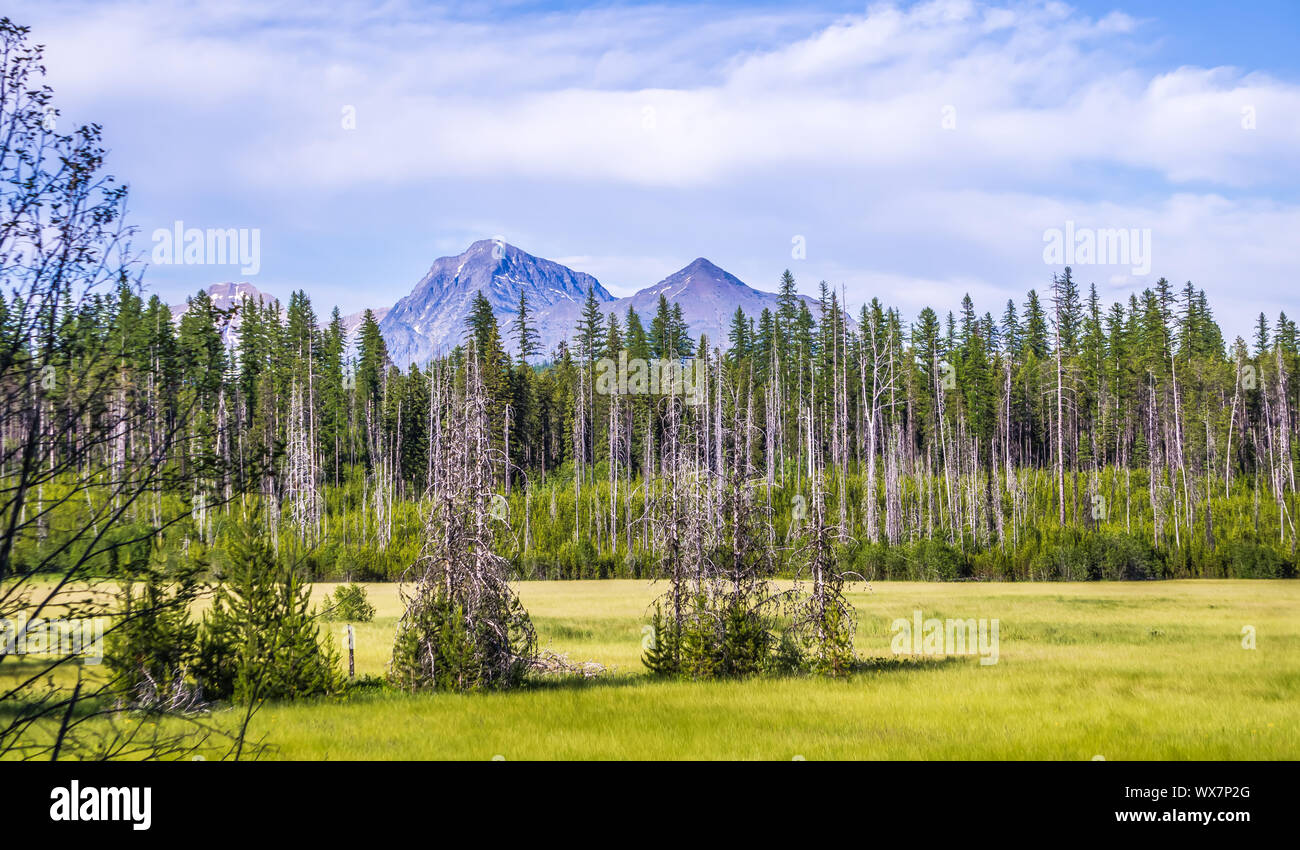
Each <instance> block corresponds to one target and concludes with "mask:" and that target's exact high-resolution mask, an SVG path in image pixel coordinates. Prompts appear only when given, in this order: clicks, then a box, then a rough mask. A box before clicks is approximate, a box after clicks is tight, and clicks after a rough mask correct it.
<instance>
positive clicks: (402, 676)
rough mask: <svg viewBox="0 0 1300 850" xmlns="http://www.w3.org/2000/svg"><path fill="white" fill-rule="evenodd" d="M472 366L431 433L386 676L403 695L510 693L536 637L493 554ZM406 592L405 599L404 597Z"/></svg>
mask: <svg viewBox="0 0 1300 850" xmlns="http://www.w3.org/2000/svg"><path fill="white" fill-rule="evenodd" d="M481 368H482V366H481V364H480V363H479V362H478V359H477V358H476V356H475V354H474V352H473V350H472V347H471V350H470V352H469V354H468V355H467V356H466V358H465V363H464V382H463V387H462V388H460V391H459V392H457V393H454V394H453V396H452V399H451V405H450V410H449V412H448V415H447V416H446V417H445V418H444V420H443V422H442V423H440V427H442V428H445V433H444V434H443V435H442V436H441V438H440V441H439V442H440V444H441V446H442V451H441V452H440V454H439V457H438V463H439V464H440V466H441V468H440V469H439V470H437V471H436V472H435V477H436V480H437V481H438V489H437V492H436V493H434V494H431V506H430V508H429V511H428V514H427V518H426V521H425V528H424V536H425V539H424V548H423V550H422V552H421V554H420V557H419V559H417V560H416V562H415V563H414V564H413V565H412V566H411V567H410V569H409V570H408V571H407V574H406V575H405V576H404V577H403V585H402V589H401V595H402V600H403V602H404V603H405V607H406V611H405V613H404V614H403V616H402V620H401V622H400V624H399V625H398V630H397V638H396V642H395V645H394V648H393V661H392V670H391V675H392V678H393V680H394V681H396V682H397V683H398V684H400V685H402V686H404V687H408V688H421V687H436V688H448V689H453V690H479V689H494V688H502V687H510V686H512V685H516V684H518V683H519V682H520V681H521V680H522V678H523V676H524V674H525V673H526V672H527V671H528V670H529V669H531V668H532V665H533V662H534V659H535V658H536V655H537V636H536V633H535V632H534V630H533V626H532V622H531V621H530V620H529V618H528V614H527V612H526V611H525V610H524V609H523V607H522V606H521V605H520V603H519V599H518V597H517V596H516V595H515V592H514V590H513V588H511V586H510V583H509V569H510V564H509V561H508V560H507V559H506V558H504V557H502V556H501V555H499V554H497V552H496V551H495V549H494V545H493V544H494V538H495V529H494V527H493V524H494V523H496V522H501V521H504V517H503V515H502V512H501V511H500V510H499V509H498V510H493V503H494V501H497V500H499V499H500V498H501V497H500V496H497V495H496V494H495V492H494V486H493V482H494V481H495V478H494V476H493V474H492V473H493V464H494V462H503V458H501V457H500V455H501V452H500V450H499V449H497V448H495V447H494V446H493V445H492V441H491V438H490V431H489V427H488V399H487V393H486V392H485V390H484V387H483V381H482V376H481ZM408 588H409V589H408Z"/></svg>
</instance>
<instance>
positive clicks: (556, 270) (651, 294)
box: [379, 240, 817, 367]
mask: <svg viewBox="0 0 1300 850" xmlns="http://www.w3.org/2000/svg"><path fill="white" fill-rule="evenodd" d="M494 249H495V252H494ZM556 282H561V283H562V284H563V285H562V286H556V285H554V284H555V283H556ZM588 286H590V287H591V290H592V292H593V293H594V294H595V297H596V299H597V300H599V301H600V302H601V305H600V306H601V311H602V312H603V313H604V314H606V315H608V314H609V313H617V314H618V317H619V321H620V323H623V321H624V320H625V318H626V316H627V310H628V308H629V307H631V308H632V309H634V310H636V312H637V313H638V314H639V315H640V316H641V318H642V322H643V324H645V325H646V326H647V327H648V326H649V322H650V320H651V319H652V318H653V317H654V314H655V312H656V310H657V309H658V306H659V296H660V295H663V296H664V297H665V298H666V299H667V300H668V302H669V303H670V304H672V303H676V304H680V305H681V307H682V317H683V318H684V319H685V321H686V325H687V328H688V330H689V331H690V334H691V337H692V339H693V340H695V341H697V342H698V341H699V337H700V334H705V335H707V336H708V338H709V342H710V344H711V345H713V346H721V347H723V348H725V347H726V346H727V332H728V330H729V327H730V324H731V318H732V316H733V315H734V314H735V312H736V308H737V307H739V308H740V309H742V310H744V311H745V314H746V315H747V316H749V317H750V318H753V319H755V320H757V319H758V316H759V314H760V313H762V312H763V310H764V309H765V308H766V309H770V310H772V311H775V310H776V308H777V295H776V293H773V292H764V291H762V290H758V289H754V288H753V287H751V286H749V285H748V284H746V283H745V282H744V281H742V280H741V279H740V278H738V277H736V276H735V275H733V274H731V273H730V272H728V271H726V270H725V269H722V268H720V267H718V266H717V265H715V264H714V263H712V262H710V261H709V260H707V259H705V258H704V257H697V258H696V259H695V260H693V261H692V262H691V263H689V264H688V265H686V266H685V267H684V268H682V269H680V270H678V271H676V272H673V273H672V274H670V275H669V276H668V277H666V278H664V279H663V280H661V281H659V282H658V283H656V284H654V285H652V286H648V287H646V288H645V289H642V290H639V291H638V292H636V293H634V294H632V295H629V296H627V297H624V298H615V297H613V296H612V295H610V294H609V292H608V291H607V290H606V289H605V288H604V287H603V286H601V284H600V282H599V281H597V280H596V279H595V278H594V277H592V276H591V275H589V274H585V273H583V272H577V271H574V270H572V269H570V268H567V267H566V266H563V265H561V264H559V263H556V262H554V261H552V260H544V259H541V258H539V257H534V256H533V255H531V254H528V253H526V252H524V251H522V250H520V249H519V248H516V247H515V246H513V245H509V244H506V243H501V242H494V241H492V240H482V241H479V242H475V243H474V244H473V245H471V246H470V248H469V250H468V251H466V252H465V253H464V254H459V255H457V256H455V257H442V258H440V259H438V260H436V261H435V262H434V265H433V268H432V269H430V271H429V273H428V274H426V275H425V276H424V278H422V279H421V280H420V282H419V283H417V284H416V286H415V289H414V290H412V292H411V294H410V295H408V296H406V297H405V298H403V299H402V300H400V301H398V302H397V304H396V305H394V307H393V309H392V310H391V311H390V312H389V313H388V316H387V317H386V319H385V320H384V321H382V322H380V326H379V327H380V330H381V331H382V332H383V335H384V340H385V342H386V343H387V344H388V353H389V356H390V357H391V358H392V360H393V362H395V363H397V364H398V365H400V366H403V367H405V366H409V365H410V364H411V363H423V362H425V361H426V360H428V359H429V357H431V356H434V355H436V354H443V353H446V352H447V351H450V350H451V349H452V348H454V347H455V346H457V345H459V344H460V343H461V341H462V340H463V338H464V335H465V318H466V317H467V316H468V315H469V307H470V303H471V302H472V300H473V298H474V294H475V293H476V292H479V291H482V292H483V294H484V295H485V296H486V297H487V299H488V302H489V303H491V304H492V312H493V314H494V315H495V316H496V317H497V323H498V325H499V326H500V328H501V335H502V342H503V344H504V345H505V347H506V350H507V351H511V352H514V351H515V341H514V339H513V338H512V337H511V334H510V325H511V323H512V322H514V320H515V314H516V311H517V309H518V306H519V292H520V291H521V290H522V291H525V292H527V294H528V304H529V307H530V308H531V309H532V311H533V323H534V326H535V327H536V329H537V332H538V342H539V343H540V346H541V349H542V351H543V352H544V355H543V356H550V354H551V353H552V352H553V351H554V350H555V347H556V346H557V345H558V344H559V343H560V341H561V340H571V339H573V336H574V333H575V330H574V329H575V328H576V326H577V323H578V319H579V316H580V315H581V312H582V305H583V303H584V302H585V300H586V296H587V287H588ZM799 297H800V298H801V299H802V300H803V301H805V302H807V303H808V304H809V305H810V307H815V306H816V304H817V302H816V301H815V300H814V299H812V298H809V297H808V296H806V295H801V296H799ZM440 310H443V311H445V312H439V311H440Z"/></svg>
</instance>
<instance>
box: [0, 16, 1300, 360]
mask: <svg viewBox="0 0 1300 850" xmlns="http://www.w3.org/2000/svg"><path fill="white" fill-rule="evenodd" d="M10 7H11V8H10V11H8V12H7V14H8V15H9V16H10V17H11V18H13V19H14V20H16V21H19V22H22V23H27V24H29V25H31V26H32V27H33V30H34V35H35V38H36V40H38V41H39V42H42V43H44V44H45V45H46V46H47V65H48V66H49V70H50V75H49V82H50V83H51V84H52V85H53V86H54V88H55V91H56V96H57V102H58V103H59V104H60V106H61V107H62V109H63V117H62V119H61V120H63V121H66V122H69V123H71V122H74V121H97V122H99V123H101V124H102V125H103V126H104V130H105V136H106V138H107V140H108V143H109V146H110V147H111V149H112V153H111V155H110V159H109V163H110V167H111V170H112V171H113V172H114V173H115V174H117V175H118V176H119V177H121V178H122V179H124V180H126V181H127V182H128V183H129V184H130V186H131V191H132V195H131V204H130V206H131V214H130V221H131V222H132V223H134V224H135V225H136V226H138V227H139V229H140V233H139V235H138V236H137V239H136V244H137V247H139V248H140V249H141V250H142V251H145V252H147V251H148V250H149V249H150V248H151V246H152V243H151V234H152V233H153V231H154V230H155V229H157V228H171V227H172V226H174V223H175V222H176V221H183V222H184V224H185V226H187V227H191V226H192V227H200V228H218V227H219V228H228V227H246V228H258V229H259V230H260V232H261V252H262V257H261V267H260V269H259V271H258V273H257V274H256V275H255V276H247V275H242V274H241V273H240V271H239V269H238V268H237V267H234V266H225V267H223V266H215V267H214V266H183V265H181V266H176V265H173V266H160V265H155V266H153V267H151V268H150V269H149V270H148V271H147V273H146V277H145V279H146V284H147V286H148V287H149V288H150V289H153V290H155V291H158V292H160V293H161V294H163V295H164V297H166V298H167V299H168V300H169V301H173V302H179V301H180V300H182V299H183V297H184V295H185V293H187V292H192V291H193V290H195V289H197V288H199V287H202V286H205V285H207V284H209V283H214V282H219V281H226V280H245V279H246V280H249V281H250V282H252V283H254V284H255V285H256V286H258V287H259V288H261V289H263V290H265V291H268V292H270V293H272V294H275V295H278V296H280V297H287V295H288V293H289V292H290V291H291V290H293V289H296V288H303V289H306V290H307V291H308V292H309V293H310V294H311V295H312V297H313V301H314V302H315V303H316V306H317V310H318V312H320V313H326V312H328V310H329V308H330V307H331V306H333V305H335V304H337V305H338V306H340V307H341V308H342V309H343V310H344V312H351V311H354V310H357V309H360V308H362V307H367V306H372V307H375V306H387V305H390V304H391V303H392V302H393V301H395V300H396V299H397V298H399V297H401V296H402V295H404V294H406V293H407V292H408V291H409V290H410V288H411V287H412V286H413V285H414V283H415V282H416V280H418V279H419V277H420V276H421V275H422V274H423V273H424V271H426V270H427V268H428V266H429V265H430V263H431V262H432V261H433V260H434V259H435V258H436V257H438V256H443V255H447V254H454V253H459V252H460V251H462V250H464V248H465V247H466V246H467V245H468V244H469V243H470V242H471V241H474V240H475V239H480V238H486V237H492V236H500V237H503V238H505V239H506V240H507V241H509V242H511V243H513V244H515V245H518V246H519V247H521V248H523V249H524V250H526V251H529V252H531V253H534V254H538V255H540V256H544V257H549V258H552V259H556V260H559V261H561V262H565V263H567V264H568V265H571V266H573V267H574V268H577V269H579V270H582V271H586V272H589V273H591V274H593V275H595V276H596V277H598V278H599V279H600V280H601V281H602V283H604V284H605V285H606V286H607V287H609V288H610V289H611V290H612V291H614V292H615V293H616V294H627V293H630V292H632V291H635V290H636V289H639V288H641V287H644V286H648V285H650V284H653V283H655V282H656V281H658V280H660V279H661V278H663V277H665V276H667V275H668V274H670V273H671V272H673V271H675V270H676V269H678V268H680V267H681V266H684V265H685V264H687V263H688V262H690V261H691V260H692V259H694V258H695V257H697V256H706V257H708V258H710V259H712V260H713V261H714V262H716V263H718V264H719V265H721V266H723V267H724V268H726V269H728V270H729V271H731V272H733V273H735V274H736V275H738V276H739V277H741V278H742V279H743V280H745V281H746V282H748V283H750V284H751V285H753V286H757V287H760V288H765V289H771V288H773V287H774V285H775V282H776V280H777V278H778V277H779V276H780V274H781V271H782V270H783V269H785V268H787V267H789V268H790V269H791V270H792V271H793V272H794V274H795V276H796V279H797V280H798V282H799V284H800V286H801V288H802V289H804V290H805V291H807V292H815V291H816V287H817V283H818V281H820V280H822V279H825V280H826V281H828V282H829V283H830V284H832V285H834V286H836V287H837V288H839V287H843V288H844V290H845V291H846V293H847V296H848V300H849V303H850V305H851V306H856V305H858V304H861V303H862V302H863V301H864V300H865V299H868V298H870V297H873V296H878V297H880V298H881V299H882V300H883V301H885V302H886V303H889V304H894V305H897V306H899V307H901V308H902V309H903V310H904V312H905V314H907V315H913V314H914V313H915V312H916V311H917V310H919V309H920V308H921V307H922V306H926V305H931V306H934V307H936V308H938V309H941V310H947V309H955V308H956V306H957V305H958V303H959V301H960V299H961V297H962V295H963V294H965V293H966V292H969V293H970V294H971V295H972V297H973V298H974V299H975V302H976V306H977V307H978V308H979V309H980V310H981V311H984V310H989V311H992V312H993V313H995V314H998V313H1000V312H1001V310H1002V305H1003V304H1004V303H1005V301H1006V299H1007V298H1008V297H1010V298H1014V299H1015V300H1016V301H1017V302H1018V303H1019V302H1022V301H1023V300H1024V293H1025V290H1026V289H1028V288H1029V287H1031V286H1036V287H1038V288H1040V289H1041V288H1043V287H1044V286H1045V285H1046V284H1047V283H1048V282H1049V281H1050V278H1051V274H1052V272H1053V271H1056V270H1058V269H1057V268H1055V267H1053V266H1051V265H1049V264H1047V263H1046V262H1045V261H1044V258H1043V246H1044V236H1045V233H1046V232H1047V231H1049V230H1051V229H1053V228H1056V229H1060V228H1063V227H1065V226H1066V224H1067V222H1069V223H1073V225H1074V226H1075V227H1077V228H1082V229H1089V228H1091V229H1095V230H1107V229H1116V228H1123V229H1133V230H1137V231H1138V232H1144V231H1149V232H1150V243H1151V268H1150V271H1149V273H1146V274H1139V273H1134V270H1133V267H1132V266H1131V265H1123V264H1117V263H1105V264H1085V265H1082V266H1077V267H1076V271H1077V272H1078V275H1077V276H1078V277H1079V278H1080V279H1081V280H1083V281H1084V282H1085V283H1090V282H1095V283H1096V284H1097V286H1098V289H1099V291H1100V292H1101V294H1102V296H1103V298H1105V299H1106V300H1107V301H1110V300H1116V299H1123V298H1127V296H1128V294H1129V293H1130V292H1132V291H1134V290H1141V289H1142V288H1144V287H1146V286H1150V285H1152V284H1153V283H1154V282H1155V280H1156V279H1157V278H1158V277H1160V276H1165V277H1168V278H1170V279H1171V280H1173V281H1174V282H1175V283H1176V284H1179V285H1181V283H1182V282H1183V281H1185V280H1189V279H1190V280H1192V281H1193V282H1194V283H1195V284H1196V285H1197V286H1200V287H1204V288H1205V289H1206V290H1207V292H1209V294H1210V297H1211V303H1212V305H1213V306H1214V307H1215V309H1216V312H1217V314H1218V316H1219V318H1220V320H1221V321H1222V322H1223V324H1224V325H1225V328H1226V329H1227V331H1228V332H1229V334H1235V333H1242V334H1243V335H1244V334H1245V333H1246V332H1247V329H1248V326H1249V324H1250V321H1251V317H1253V316H1254V315H1255V314H1256V313H1258V312H1259V311H1260V310H1264V311H1266V312H1267V313H1268V314H1269V315H1270V316H1274V315H1276V313H1277V312H1278V310H1279V309H1286V310H1288V312H1289V313H1291V314H1293V315H1294V314H1296V313H1300V298H1296V297H1295V291H1296V288H1295V286H1294V285H1293V282H1292V278H1293V277H1294V272H1295V269H1296V259H1295V255H1294V245H1295V244H1296V239H1295V233H1296V232H1297V229H1298V227H1300V198H1298V197H1297V195H1298V190H1300V185H1298V184H1300V180H1298V179H1297V175H1300V169H1298V168H1297V165H1298V164H1300V163H1298V160H1300V57H1298V56H1297V54H1298V53H1300V51H1296V50H1295V49H1294V46H1295V43H1296V36H1297V34H1298V33H1300V3H1295V2H1277V1H1276V0H1272V1H1270V0H1265V2H1259V3H1252V4H1247V5H1246V6H1245V8H1239V7H1238V6H1237V5H1236V4H1228V3H1210V2H1192V3H1173V2H1156V0H1132V2H1122V0H1120V2H1086V0H1080V2H1075V3H1073V4H1069V5H1067V4H1063V3H1055V2H1047V3H1043V2H1012V3H1000V2H993V3H979V2H974V0H970V2H965V0H939V2H925V3H899V4H874V3H873V4H869V5H864V4H844V3H838V2H837V3H828V4H821V5H819V4H815V3H801V4H786V3H773V2H753V3H718V4H713V5H705V6H701V5H698V4H672V3H667V4H665V3H658V4H608V3H604V4H581V3H567V2H566V3H556V4H542V3H514V4H487V3H484V4H468V5H466V4H458V5H457V6H455V7H445V8H444V7H440V6H437V5H433V4H424V3H406V2H397V1H396V0H393V2H384V3H362V2H353V3H344V4H338V5H331V7H330V8H329V9H328V10H325V9H321V8H318V7H317V5H316V4H310V3H301V4H300V3H287V2H271V3H254V2H242V3H241V2H236V3H233V4H228V5H225V4H223V5H221V6H218V7H216V8H206V7H204V6H202V5H198V4H194V5H191V4H176V3H163V2H158V0H132V2H96V3H68V2H59V0H53V2H51V0H44V1H43V2H39V3H28V2H22V0H19V2H17V3H11V4H10ZM349 109H350V110H352V111H353V114H355V128H351V129H349V128H347V127H346V126H345V122H344V121H343V118H344V116H345V115H346V114H347V111H348V110H349ZM1247 113H1248V114H1249V121H1248V120H1247ZM800 241H801V242H802V244H804V245H805V246H806V256H804V257H798V256H795V255H794V253H793V252H792V246H793V245H795V244H796V243H799V242H800Z"/></svg>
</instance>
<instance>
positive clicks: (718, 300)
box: [538, 257, 819, 352]
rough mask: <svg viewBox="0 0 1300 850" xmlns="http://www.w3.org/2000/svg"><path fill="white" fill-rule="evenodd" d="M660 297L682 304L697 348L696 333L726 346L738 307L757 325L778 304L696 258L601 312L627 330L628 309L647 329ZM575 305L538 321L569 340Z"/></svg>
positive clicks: (814, 308) (575, 319)
mask: <svg viewBox="0 0 1300 850" xmlns="http://www.w3.org/2000/svg"><path fill="white" fill-rule="evenodd" d="M660 295H663V296H664V298H665V299H667V301H668V303H669V304H670V305H671V304H673V303H677V304H680V305H681V307H682V318H683V319H685V320H686V326H687V328H688V329H689V331H690V334H691V339H692V340H693V341H694V342H695V343H697V344H698V343H699V340H700V334H706V335H707V336H708V338H709V347H710V348H718V347H720V348H723V349H725V348H726V347H727V345H728V341H727V333H728V331H729V330H730V327H731V317H732V315H733V314H735V312H736V308H737V307H739V308H740V309H742V310H744V311H745V315H746V316H747V317H749V318H751V319H753V320H754V321H755V322H757V321H758V317H759V314H761V313H762V312H763V310H764V309H769V310H771V311H772V312H773V313H775V312H776V310H777V306H778V305H777V295H776V293H774V292H763V291H762V290H759V289H754V288H753V287H752V286H749V285H748V284H746V283H745V282H744V281H742V280H741V279H740V278H738V277H736V276H735V275H733V274H731V273H730V272H728V271H726V270H725V269H722V268H719V267H718V266H717V265H715V264H714V263H712V262H710V261H709V260H707V259H705V258H704V257H698V258H696V259H695V260H693V261H692V262H691V263H690V264H688V265H687V266H686V267H685V268H682V269H680V270H678V271H676V272H673V273H672V274H670V275H669V276H668V277H666V278H664V279H663V280H661V281H659V282H658V283H656V284H654V285H653V286H647V287H646V288H645V289H642V290H640V291H638V292H636V293H634V294H632V295H629V296H626V297H624V298H618V299H615V300H614V301H611V302H609V303H608V304H603V305H601V310H602V311H603V312H604V313H606V314H607V315H608V314H609V313H617V314H618V319H619V323H620V325H622V326H624V327H626V319H627V311H628V308H629V307H631V308H632V309H634V310H636V312H637V314H638V315H639V316H640V317H641V324H642V325H644V326H645V327H646V329H647V330H648V329H649V327H650V322H651V320H653V319H654V316H655V313H656V312H657V311H658V309H659V296H660ZM799 297H800V299H802V300H803V301H804V302H805V303H807V304H808V308H809V309H810V310H812V311H813V315H814V316H817V315H819V305H818V303H817V300H816V299H814V298H809V297H808V296H807V295H800V296H799ZM580 307H581V305H580V304H579V305H573V304H557V305H556V306H555V307H552V308H549V309H548V310H546V311H545V312H544V313H542V314H540V315H539V316H538V321H539V322H545V323H546V324H547V325H550V326H553V327H555V328H557V329H562V330H563V332H564V333H563V334H562V336H563V337H567V338H569V339H572V338H573V334H574V330H573V329H574V327H575V326H576V325H577V322H578V314H579V311H580ZM549 350H550V349H549V348H548V349H547V351H548V352H549Z"/></svg>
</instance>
